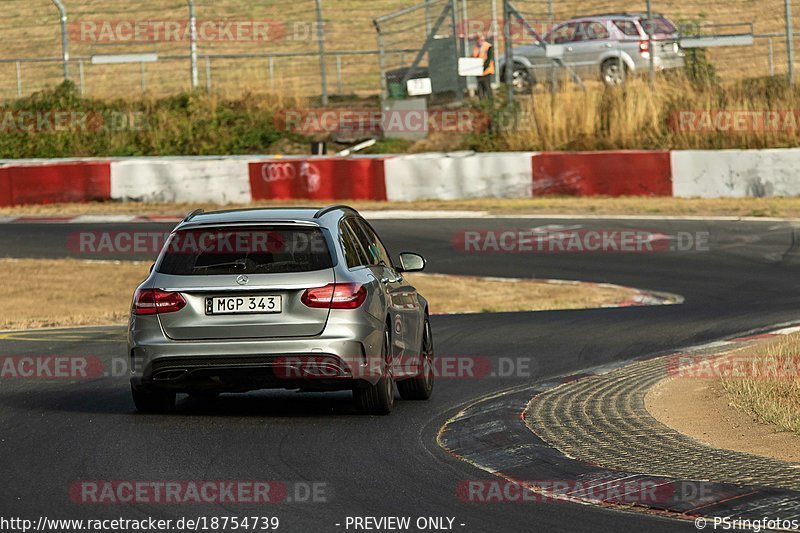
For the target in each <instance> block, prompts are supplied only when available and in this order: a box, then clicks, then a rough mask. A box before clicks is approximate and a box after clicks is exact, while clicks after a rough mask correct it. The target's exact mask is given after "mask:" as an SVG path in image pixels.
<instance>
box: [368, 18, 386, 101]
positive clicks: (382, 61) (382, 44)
mask: <svg viewBox="0 0 800 533" xmlns="http://www.w3.org/2000/svg"><path fill="white" fill-rule="evenodd" d="M372 22H373V24H375V30H376V31H377V32H378V71H379V73H380V76H381V109H383V104H384V102H385V101H386V100H387V99H388V98H389V84H388V82H387V81H386V56H385V54H386V39H385V37H384V36H383V31H382V30H381V25H380V22H378V19H375V20H373V21H372Z"/></svg>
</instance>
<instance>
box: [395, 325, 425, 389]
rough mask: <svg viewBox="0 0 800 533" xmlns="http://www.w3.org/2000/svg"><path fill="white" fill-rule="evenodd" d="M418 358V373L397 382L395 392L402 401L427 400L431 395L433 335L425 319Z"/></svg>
mask: <svg viewBox="0 0 800 533" xmlns="http://www.w3.org/2000/svg"><path fill="white" fill-rule="evenodd" d="M419 357H420V361H419V366H418V369H419V373H418V374H417V375H416V376H414V377H413V378H411V379H406V380H403V381H398V382H397V390H398V392H400V397H401V398H403V399H404V400H427V399H428V398H430V397H431V394H432V393H433V377H434V368H433V335H432V334H431V324H430V322H429V321H428V318H427V317H426V318H425V324H424V326H423V330H422V348H421V350H420V356H419Z"/></svg>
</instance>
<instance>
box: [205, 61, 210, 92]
mask: <svg viewBox="0 0 800 533" xmlns="http://www.w3.org/2000/svg"><path fill="white" fill-rule="evenodd" d="M206 92H208V93H210V92H211V58H210V57H208V56H206Z"/></svg>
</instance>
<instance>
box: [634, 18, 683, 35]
mask: <svg viewBox="0 0 800 533" xmlns="http://www.w3.org/2000/svg"><path fill="white" fill-rule="evenodd" d="M641 25H642V28H644V32H645V33H648V31H647V30H648V29H650V28H652V31H653V35H672V34H673V33H677V32H678V30H677V29H676V28H675V26H673V24H672V23H671V22H670V21H669V20H667V19H666V18H664V17H654V18H652V19H642V20H641Z"/></svg>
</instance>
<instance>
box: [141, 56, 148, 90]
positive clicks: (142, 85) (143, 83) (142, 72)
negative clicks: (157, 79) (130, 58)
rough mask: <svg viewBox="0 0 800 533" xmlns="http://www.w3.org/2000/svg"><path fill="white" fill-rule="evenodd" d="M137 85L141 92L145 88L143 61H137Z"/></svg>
mask: <svg viewBox="0 0 800 533" xmlns="http://www.w3.org/2000/svg"><path fill="white" fill-rule="evenodd" d="M139 76H140V79H139V85H140V86H141V88H142V92H145V91H146V90H147V79H146V78H145V69H144V61H142V62H141V63H139Z"/></svg>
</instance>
